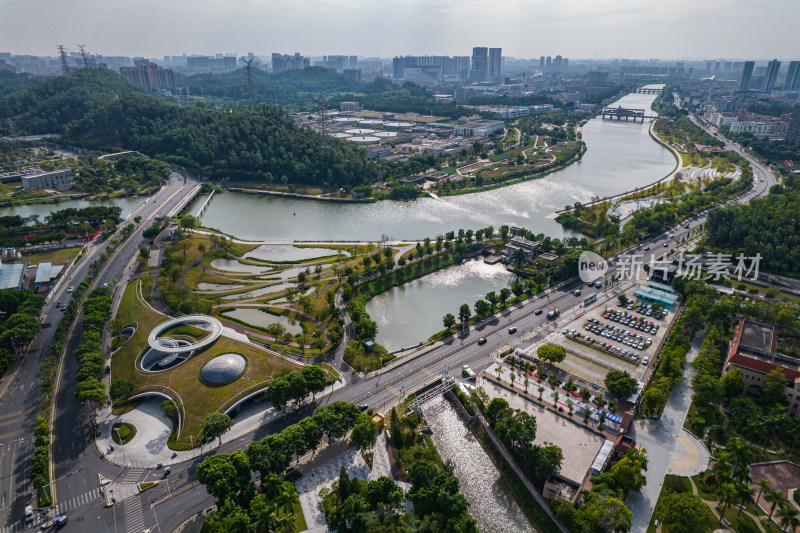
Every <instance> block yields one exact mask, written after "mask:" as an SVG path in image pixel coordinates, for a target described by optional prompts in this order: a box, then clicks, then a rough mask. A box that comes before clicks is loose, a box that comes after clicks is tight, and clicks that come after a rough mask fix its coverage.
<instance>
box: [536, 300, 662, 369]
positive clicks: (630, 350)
mask: <svg viewBox="0 0 800 533" xmlns="http://www.w3.org/2000/svg"><path fill="white" fill-rule="evenodd" d="M634 289H635V287H634ZM623 294H625V296H626V297H627V298H628V301H627V302H626V303H625V304H624V305H622V304H621V303H620V302H619V301H618V299H616V298H615V299H613V300H606V301H604V302H603V303H597V304H595V305H594V306H590V307H588V308H587V309H586V310H585V311H584V312H583V313H580V314H579V316H577V317H576V318H574V319H572V320H567V321H562V322H561V323H560V324H559V325H558V326H557V328H556V330H555V331H554V332H553V333H552V334H551V335H549V336H548V338H547V339H545V341H544V342H549V343H554V344H558V345H560V346H563V347H564V348H565V349H566V350H567V354H568V356H567V358H566V359H565V360H564V361H563V362H561V363H558V366H559V367H560V368H562V369H563V370H565V371H567V372H569V373H571V374H574V375H576V376H579V377H581V378H583V379H585V380H587V381H589V382H593V383H602V382H603V380H604V379H605V375H606V374H607V373H608V371H609V370H624V371H627V372H628V373H630V374H631V375H632V376H633V377H635V378H636V379H639V380H641V379H642V377H643V376H644V374H645V372H646V371H647V368H648V366H649V365H650V364H651V363H652V361H653V357H654V356H655V352H656V349H657V347H658V345H659V344H660V342H661V339H662V338H663V336H664V335H665V334H666V331H667V326H668V325H669V323H670V322H671V321H672V320H673V318H674V312H673V311H670V310H666V309H664V308H663V306H660V305H657V304H652V303H647V302H643V301H641V300H639V301H637V300H636V299H635V298H636V297H635V296H634V294H633V290H627V291H625V292H624V293H623ZM648 313H649V314H648ZM570 355H572V356H575V357H570Z"/></svg>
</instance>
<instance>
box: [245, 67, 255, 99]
mask: <svg viewBox="0 0 800 533" xmlns="http://www.w3.org/2000/svg"><path fill="white" fill-rule="evenodd" d="M254 60H255V58H252V59H245V60H244V64H245V65H246V66H245V67H244V68H245V70H247V99H248V101H249V102H250V105H251V106H252V105H253V61H254Z"/></svg>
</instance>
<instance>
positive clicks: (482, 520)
mask: <svg viewBox="0 0 800 533" xmlns="http://www.w3.org/2000/svg"><path fill="white" fill-rule="evenodd" d="M422 409H423V413H424V414H425V420H426V422H427V423H428V426H429V427H430V428H431V429H432V430H433V443H434V444H436V449H437V450H438V451H439V455H441V456H442V459H444V460H450V461H452V462H453V467H454V472H455V475H456V477H458V480H459V482H460V486H459V492H460V493H461V494H463V495H464V497H465V498H466V499H467V501H468V502H469V504H470V506H469V513H470V514H471V515H472V518H474V519H475V520H476V521H477V526H478V530H479V531H481V532H482V533H494V532H497V533H506V532H508V531H514V532H518V533H528V532H530V533H535V531H536V530H535V529H533V528H532V527H531V525H530V523H529V522H528V519H527V517H526V516H525V513H524V512H523V511H522V508H521V507H520V506H519V504H518V503H517V502H516V500H514V497H513V496H512V495H511V493H510V492H509V489H508V488H507V486H506V485H505V484H504V482H503V481H502V479H501V476H500V472H498V471H497V468H496V467H495V466H494V463H492V461H491V459H489V456H487V455H486V452H485V451H484V450H483V448H482V447H481V444H480V443H479V442H478V441H477V439H476V438H475V437H474V436H473V435H472V432H470V430H469V429H468V428H467V427H466V426H465V425H464V423H463V422H462V421H461V419H460V418H459V417H458V414H457V413H456V411H455V409H453V407H452V406H451V405H450V403H448V401H447V400H445V399H444V397H442V396H439V397H437V398H434V399H432V400H430V401H428V402H426V403H425V404H423V407H422Z"/></svg>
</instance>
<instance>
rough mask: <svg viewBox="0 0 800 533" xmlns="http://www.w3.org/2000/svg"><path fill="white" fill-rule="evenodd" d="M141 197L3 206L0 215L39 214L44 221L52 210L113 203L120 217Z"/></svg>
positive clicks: (131, 209) (132, 207)
mask: <svg viewBox="0 0 800 533" xmlns="http://www.w3.org/2000/svg"><path fill="white" fill-rule="evenodd" d="M144 200H145V199H144V198H143V197H126V198H114V199H113V200H106V201H103V202H87V201H86V200H68V201H66V202H61V203H59V204H38V205H18V206H14V207H4V208H2V209H0V216H12V215H19V216H21V217H29V216H31V215H39V220H40V221H41V222H44V218H45V217H46V216H47V215H49V214H50V213H51V212H53V211H58V210H60V209H66V208H68V207H75V208H78V209H80V208H83V207H89V206H93V205H115V206H118V207H121V208H122V218H125V217H126V216H128V215H129V214H130V213H131V212H133V210H134V209H136V208H137V207H139V205H141V203H142V202H144Z"/></svg>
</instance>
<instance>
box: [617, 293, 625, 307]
mask: <svg viewBox="0 0 800 533" xmlns="http://www.w3.org/2000/svg"><path fill="white" fill-rule="evenodd" d="M617 298H618V299H619V303H620V304H621V305H623V306H625V305H628V297H627V296H625V295H624V294H620V295H619V296H617Z"/></svg>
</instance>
